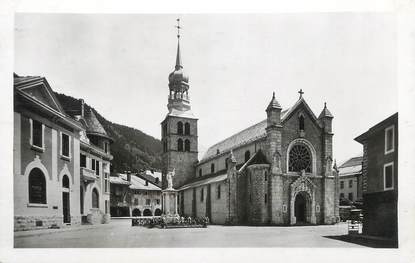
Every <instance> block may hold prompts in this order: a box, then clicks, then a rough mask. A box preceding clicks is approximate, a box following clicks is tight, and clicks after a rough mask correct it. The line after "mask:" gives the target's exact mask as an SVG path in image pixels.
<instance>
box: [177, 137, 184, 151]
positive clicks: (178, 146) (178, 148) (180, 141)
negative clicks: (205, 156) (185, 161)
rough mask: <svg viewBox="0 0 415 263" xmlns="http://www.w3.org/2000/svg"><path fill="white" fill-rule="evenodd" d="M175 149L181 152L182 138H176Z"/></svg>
mask: <svg viewBox="0 0 415 263" xmlns="http://www.w3.org/2000/svg"><path fill="white" fill-rule="evenodd" d="M177 150H178V151H179V152H183V140H182V139H178V140H177Z"/></svg>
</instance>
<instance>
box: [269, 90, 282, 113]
mask: <svg viewBox="0 0 415 263" xmlns="http://www.w3.org/2000/svg"><path fill="white" fill-rule="evenodd" d="M270 109H281V105H280V103H279V102H278V101H277V99H276V98H275V92H273V93H272V99H271V101H270V102H269V104H268V107H267V111H268V110H270Z"/></svg>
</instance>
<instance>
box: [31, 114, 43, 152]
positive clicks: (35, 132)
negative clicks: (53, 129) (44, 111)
mask: <svg viewBox="0 0 415 263" xmlns="http://www.w3.org/2000/svg"><path fill="white" fill-rule="evenodd" d="M31 123H32V145H33V146H36V147H39V148H43V125H42V123H41V122H39V121H37V120H31Z"/></svg>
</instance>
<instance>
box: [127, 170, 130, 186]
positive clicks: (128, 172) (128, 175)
mask: <svg viewBox="0 0 415 263" xmlns="http://www.w3.org/2000/svg"><path fill="white" fill-rule="evenodd" d="M127 181H128V182H129V183H131V172H130V171H127Z"/></svg>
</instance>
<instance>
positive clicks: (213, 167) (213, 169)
mask: <svg viewBox="0 0 415 263" xmlns="http://www.w3.org/2000/svg"><path fill="white" fill-rule="evenodd" d="M214 172H215V164H214V163H212V164H211V165H210V173H212V174H213V173H214Z"/></svg>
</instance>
